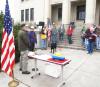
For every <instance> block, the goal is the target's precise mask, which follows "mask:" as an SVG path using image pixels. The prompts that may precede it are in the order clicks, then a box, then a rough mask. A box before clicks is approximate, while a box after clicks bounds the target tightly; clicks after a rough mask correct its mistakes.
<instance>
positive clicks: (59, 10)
mask: <svg viewBox="0 0 100 87" xmlns="http://www.w3.org/2000/svg"><path fill="white" fill-rule="evenodd" d="M61 19H62V8H58V20H61Z"/></svg>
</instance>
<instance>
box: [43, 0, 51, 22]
mask: <svg viewBox="0 0 100 87" xmlns="http://www.w3.org/2000/svg"><path fill="white" fill-rule="evenodd" d="M47 18H50V19H51V5H50V0H44V22H45V23H47Z"/></svg>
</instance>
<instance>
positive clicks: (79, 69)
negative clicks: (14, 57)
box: [0, 48, 100, 87]
mask: <svg viewBox="0 0 100 87" xmlns="http://www.w3.org/2000/svg"><path fill="white" fill-rule="evenodd" d="M57 51H58V52H59V51H60V52H61V53H62V54H63V55H64V56H66V58H68V59H71V60H72V61H71V62H70V64H69V65H67V66H66V67H65V68H64V79H65V81H66V85H65V86H63V87H100V53H99V52H94V53H93V54H92V55H89V54H87V53H86V51H83V50H75V49H64V48H58V49H57ZM40 52H42V53H49V52H50V50H43V51H40ZM46 65H47V63H45V62H41V61H38V67H39V71H40V72H41V75H40V76H38V77H37V78H34V79H31V76H32V75H33V74H34V72H32V70H31V69H32V67H34V60H29V65H28V69H29V71H31V74H30V75H23V74H21V71H19V64H16V66H15V68H14V74H15V78H16V79H18V80H19V81H20V82H19V86H18V87H57V85H58V84H59V81H60V78H53V77H50V76H48V75H45V73H44V71H45V66H46ZM10 80H11V78H9V77H8V76H7V75H6V74H4V73H3V72H2V73H0V87H8V82H9V81H10Z"/></svg>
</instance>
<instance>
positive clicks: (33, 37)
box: [28, 26, 37, 51]
mask: <svg viewBox="0 0 100 87" xmlns="http://www.w3.org/2000/svg"><path fill="white" fill-rule="evenodd" d="M28 35H29V50H30V51H34V49H35V44H36V43H37V38H36V33H35V31H34V26H31V27H30V31H29V32H28Z"/></svg>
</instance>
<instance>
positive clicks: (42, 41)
mask: <svg viewBox="0 0 100 87" xmlns="http://www.w3.org/2000/svg"><path fill="white" fill-rule="evenodd" d="M41 48H43V49H46V48H47V42H46V39H41Z"/></svg>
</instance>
